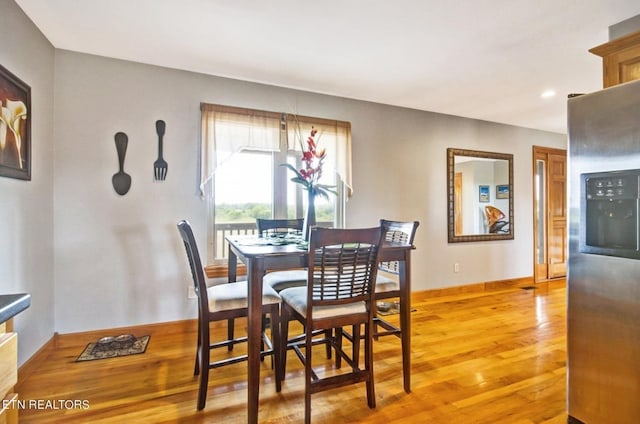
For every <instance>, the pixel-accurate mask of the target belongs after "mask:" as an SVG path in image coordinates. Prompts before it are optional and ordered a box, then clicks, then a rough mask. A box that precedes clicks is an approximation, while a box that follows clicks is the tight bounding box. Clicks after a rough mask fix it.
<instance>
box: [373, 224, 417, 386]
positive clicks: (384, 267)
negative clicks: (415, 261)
mask: <svg viewBox="0 0 640 424" xmlns="http://www.w3.org/2000/svg"><path fill="white" fill-rule="evenodd" d="M418 225H420V223H419V222H418V221H407V222H403V221H390V220H387V219H381V220H380V226H381V227H382V233H383V238H384V239H385V240H386V241H393V242H400V243H407V244H410V245H413V240H414V238H415V236H416V230H417V229H418ZM399 270H400V263H399V262H398V261H390V262H380V263H379V264H378V271H382V272H378V276H377V278H376V284H375V293H374V298H375V302H374V305H375V307H376V308H377V307H378V305H379V303H378V302H380V301H381V300H385V299H398V298H399V297H400V282H399V280H398V274H399ZM409 295H410V294H409ZM396 307H398V308H399V303H397V304H396ZM373 323H374V330H375V332H374V340H377V338H378V337H381V336H389V335H394V336H396V337H398V338H400V339H401V340H402V338H403V337H404V334H403V332H402V329H401V328H400V326H399V325H398V326H396V325H393V324H391V323H390V322H388V321H386V320H384V319H383V318H381V316H380V314H379V313H378V312H377V310H376V311H375V313H374V318H373ZM405 353H407V354H408V352H404V351H403V352H402V356H403V357H404V355H405ZM403 365H404V364H403ZM405 368H406V367H404V366H403V370H402V372H403V373H404V374H406V373H409V372H410V370H409V369H405Z"/></svg>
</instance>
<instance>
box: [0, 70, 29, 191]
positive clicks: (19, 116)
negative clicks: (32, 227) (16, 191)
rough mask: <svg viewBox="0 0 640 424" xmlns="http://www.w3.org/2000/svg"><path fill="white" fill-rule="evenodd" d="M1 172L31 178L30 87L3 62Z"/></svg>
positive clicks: (12, 176) (0, 108) (14, 176)
mask: <svg viewBox="0 0 640 424" xmlns="http://www.w3.org/2000/svg"><path fill="white" fill-rule="evenodd" d="M0 176H3V177H10V178H18V179H21V180H31V87H29V86H28V85H27V84H25V83H24V82H23V81H22V80H21V79H20V78H18V77H16V76H15V75H14V74H12V73H11V72H9V71H8V70H7V69H6V68H5V67H4V66H2V65H0Z"/></svg>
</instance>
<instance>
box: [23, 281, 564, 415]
mask: <svg viewBox="0 0 640 424" xmlns="http://www.w3.org/2000/svg"><path fill="white" fill-rule="evenodd" d="M565 297H566V289H565V286H564V285H563V284H554V285H549V286H548V287H544V288H543V287H542V286H541V288H539V289H536V290H524V289H521V288H497V289H495V290H492V291H487V292H480V293H478V292H471V293H463V292H461V293H459V294H456V295H447V296H442V297H432V296H427V295H424V294H422V293H415V294H414V296H413V298H414V299H413V307H414V309H415V312H413V313H412V322H413V336H412V337H413V338H412V360H413V363H412V373H413V377H412V389H413V391H412V393H410V394H406V393H404V391H403V388H402V363H401V358H400V343H399V340H398V339H396V338H389V337H385V338H381V339H380V340H378V341H377V342H375V343H374V349H375V378H376V401H377V408H376V409H375V410H370V409H369V408H368V407H367V403H366V393H365V388H364V385H358V386H352V387H347V388H341V389H337V390H334V391H329V392H324V393H320V394H317V395H314V396H313V398H312V408H313V409H312V414H313V421H314V422H317V423H324V422H344V423H355V422H361V423H380V422H384V423H387V424H396V423H398V424H399V423H403V424H404V423H407V422H420V421H422V422H425V423H435V424H438V423H442V424H448V423H452V422H464V423H478V424H482V423H487V424H489V423H491V424H494V423H509V424H514V423H521V424H532V423H535V424H559V423H565V422H566V418H567V417H566V410H565V388H566V336H565V334H566V325H565V321H566V300H565ZM388 318H389V319H390V320H391V321H393V320H396V321H397V316H388ZM244 325H245V324H244V323H243V322H242V321H240V322H238V324H237V329H238V331H243V330H244ZM136 330H137V331H143V332H144V331H145V330H149V331H147V333H146V334H149V333H151V340H150V342H149V346H148V348H147V352H146V353H144V354H141V355H133V356H128V357H122V358H114V359H106V360H99V361H90V362H81V363H78V362H75V359H76V358H77V356H78V355H79V354H80V353H81V352H82V350H83V349H84V347H85V345H86V344H87V343H89V342H92V341H95V339H96V338H98V337H100V336H103V335H115V334H114V330H111V331H107V332H92V333H88V334H76V335H63V336H60V340H58V341H57V343H56V346H57V347H55V348H54V349H53V350H48V351H47V355H43V358H34V361H32V362H33V363H32V364H31V366H32V368H31V369H30V372H29V373H27V374H26V378H24V379H21V381H19V383H18V385H17V387H16V391H17V392H18V393H19V395H20V399H21V400H23V401H25V402H28V401H32V402H33V401H38V400H39V401H42V402H44V401H47V400H49V401H52V402H54V403H56V402H60V401H64V400H67V401H74V400H76V401H81V400H85V401H87V403H88V406H89V407H88V408H87V409H83V408H72V409H66V408H64V407H63V408H56V409H54V408H44V409H43V408H36V407H27V408H26V409H22V410H20V421H21V422H22V423H38V424H40V423H45V424H46V423H59V422H65V423H86V422H91V423H104V424H111V423H122V422H132V423H134V422H135V423H154V424H155V423H208V422H225V423H244V422H245V421H246V388H247V385H246V381H245V379H246V364H245V363H241V364H237V365H233V366H230V367H224V368H222V369H217V370H212V371H211V377H210V385H209V392H208V400H207V406H206V408H205V410H204V411H200V412H198V411H196V393H197V380H196V379H195V378H194V377H193V361H194V354H195V338H196V331H195V330H196V327H195V321H193V322H183V323H180V324H179V325H178V326H175V325H170V324H168V325H167V327H166V329H163V326H162V325H154V326H152V327H150V328H144V329H135V328H134V329H132V331H136ZM222 331H223V329H222V328H214V330H213V334H222V333H221V332H222ZM118 334H120V333H118ZM134 334H135V335H137V336H142V335H144V334H141V333H137V334H136V333H134ZM322 349H323V348H322V347H320V348H319V354H318V355H317V356H318V357H320V358H323V357H324V355H323V353H322ZM237 351H238V352H240V351H242V348H241V347H238V348H237ZM217 354H218V355H220V353H217ZM317 365H319V366H320V365H321V364H320V363H318V364H317ZM261 378H262V382H261V395H260V421H261V422H263V423H298V422H302V421H303V403H304V393H303V392H304V383H303V381H302V380H303V374H302V366H301V365H300V363H299V362H298V360H297V358H295V355H293V354H290V355H289V360H288V363H287V377H286V381H285V382H284V385H283V389H282V392H281V393H276V392H275V387H274V382H273V373H272V371H271V368H270V360H269V359H266V360H265V362H264V364H263V366H262V374H261Z"/></svg>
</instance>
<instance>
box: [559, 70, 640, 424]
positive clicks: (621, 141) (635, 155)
mask: <svg viewBox="0 0 640 424" xmlns="http://www.w3.org/2000/svg"><path fill="white" fill-rule="evenodd" d="M568 112H569V114H568V118H569V158H568V164H569V262H568V281H567V305H568V309H567V349H568V360H567V372H568V393H567V394H568V397H567V403H568V413H569V422H583V423H588V424H607V423H615V424H624V423H629V424H632V423H633V424H637V423H640V223H639V220H640V214H639V213H638V211H639V209H640V204H639V202H640V196H639V193H640V81H634V82H630V83H626V84H622V85H618V86H615V87H611V88H608V89H605V90H602V91H599V92H596V93H591V94H586V95H582V96H577V97H573V98H570V99H569V100H568Z"/></svg>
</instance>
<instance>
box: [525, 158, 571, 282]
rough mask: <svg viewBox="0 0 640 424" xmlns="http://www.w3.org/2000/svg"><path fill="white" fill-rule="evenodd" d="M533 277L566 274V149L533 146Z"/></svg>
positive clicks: (550, 277)
mask: <svg viewBox="0 0 640 424" xmlns="http://www.w3.org/2000/svg"><path fill="white" fill-rule="evenodd" d="M533 165H534V170H533V177H534V188H533V192H534V198H533V204H534V221H533V222H534V231H533V233H534V279H535V281H536V282H539V281H546V280H550V279H553V278H561V277H565V276H566V274H567V237H568V234H567V152H566V150H560V149H550V148H546V147H538V146H534V147H533Z"/></svg>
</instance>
